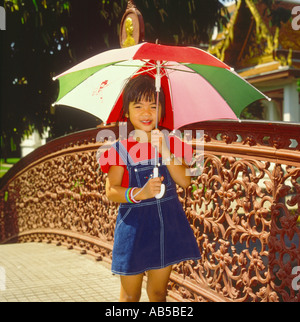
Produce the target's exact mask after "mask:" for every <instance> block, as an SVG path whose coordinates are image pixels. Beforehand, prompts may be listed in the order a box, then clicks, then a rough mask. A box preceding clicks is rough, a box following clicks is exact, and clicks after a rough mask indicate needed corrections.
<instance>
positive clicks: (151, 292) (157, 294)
mask: <svg viewBox="0 0 300 322" xmlns="http://www.w3.org/2000/svg"><path fill="white" fill-rule="evenodd" d="M147 294H148V297H149V301H150V302H166V298H167V290H166V289H159V288H158V289H155V288H152V287H148V288H147Z"/></svg>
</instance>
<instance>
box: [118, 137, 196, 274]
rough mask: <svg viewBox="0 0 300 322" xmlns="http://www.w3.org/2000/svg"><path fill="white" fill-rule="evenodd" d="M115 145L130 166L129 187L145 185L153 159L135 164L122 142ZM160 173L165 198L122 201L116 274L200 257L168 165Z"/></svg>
mask: <svg viewBox="0 0 300 322" xmlns="http://www.w3.org/2000/svg"><path fill="white" fill-rule="evenodd" d="M114 148H115V149H116V151H117V152H118V153H119V155H120V157H121V158H122V159H123V161H124V162H125V164H126V165H127V169H128V172H129V187H139V188H142V187H143V186H144V185H145V184H146V182H147V181H148V180H149V178H150V177H151V174H152V173H153V168H154V165H153V164H151V160H146V161H143V162H139V163H134V161H133V160H132V158H131V157H130V155H129V154H128V153H127V150H126V148H125V147H124V146H123V144H122V143H121V142H117V143H115V145H114ZM152 163H153V162H152ZM159 175H160V176H163V177H164V181H163V183H164V184H165V185H166V193H165V195H164V196H163V198H162V199H156V198H152V199H147V200H143V201H142V202H140V203H138V204H130V203H121V204H120V207H119V212H118V217H117V220H116V227H115V236H114V246H113V253H112V272H113V273H115V274H118V275H136V274H140V273H143V272H145V271H148V270H152V269H160V268H164V267H167V266H169V265H172V264H176V263H179V262H182V261H186V260H198V259H199V258H200V252H199V247H198V245H197V242H196V239H195V236H194V234H193V231H192V229H191V227H190V224H189V222H188V220H187V217H186V214H185V212H184V211H183V208H182V205H181V203H180V202H179V199H178V195H177V192H176V184H175V182H174V181H173V179H172V177H171V175H170V173H169V171H168V169H167V167H166V166H165V165H161V166H160V167H159Z"/></svg>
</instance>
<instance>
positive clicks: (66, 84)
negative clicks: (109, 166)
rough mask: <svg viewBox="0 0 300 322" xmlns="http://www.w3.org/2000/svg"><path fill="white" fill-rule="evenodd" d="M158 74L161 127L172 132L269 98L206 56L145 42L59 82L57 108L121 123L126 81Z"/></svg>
mask: <svg viewBox="0 0 300 322" xmlns="http://www.w3.org/2000/svg"><path fill="white" fill-rule="evenodd" d="M157 66H159V69H158V68H157ZM158 70H159V73H160V78H161V87H162V88H163V90H164V93H165V96H166V116H165V118H164V119H163V120H162V122H161V124H160V125H161V126H164V127H166V128H168V129H178V128H180V127H182V126H185V125H187V124H191V123H195V122H201V121H207V120H213V119H238V117H239V116H240V114H241V112H242V111H243V109H244V108H245V107H246V106H248V105H249V104H251V103H252V102H254V101H257V100H260V99H268V97H266V96H265V95H264V94H262V93H261V92H260V91H258V90H257V89H256V88H254V87H253V86H252V85H251V84H249V83H248V82H246V81H245V80H244V79H242V78H241V77H240V76H239V75H238V74H237V73H235V72H234V71H233V70H232V69H231V68H230V67H229V66H228V65H226V64H224V63H223V62H222V61H220V60H218V59H217V58H215V57H214V56H212V55H210V54H209V53H207V52H206V51H203V50H201V49H197V48H193V47H178V46H164V45H156V44H151V43H142V44H139V45H136V46H132V47H128V48H122V49H115V50H109V51H106V52H103V53H101V54H99V55H96V56H94V57H91V58H90V59H87V60H86V61H84V62H82V63H80V64H78V65H76V66H74V67H73V68H71V69H69V70H67V71H66V72H64V73H62V74H61V75H59V76H57V77H55V78H54V79H58V80H59V82H60V92H59V96H58V99H57V101H56V103H55V105H67V106H72V107H75V108H78V109H81V110H83V111H86V112H88V113H91V114H93V115H95V116H97V117H99V118H100V119H101V120H102V121H104V122H107V123H110V122H116V121H120V120H121V119H120V115H121V113H120V112H121V109H122V91H123V88H124V86H125V85H126V82H127V81H128V79H130V78H131V77H135V76H136V75H139V74H142V73H148V74H149V75H152V76H153V77H155V75H156V74H157V71H158Z"/></svg>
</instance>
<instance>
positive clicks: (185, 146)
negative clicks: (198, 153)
mask: <svg viewBox="0 0 300 322" xmlns="http://www.w3.org/2000/svg"><path fill="white" fill-rule="evenodd" d="M169 142H170V151H171V153H173V154H174V155H175V157H178V158H183V159H184V161H185V163H186V164H191V162H192V159H193V146H192V144H189V143H186V142H184V141H182V140H181V139H179V138H178V137H176V136H169Z"/></svg>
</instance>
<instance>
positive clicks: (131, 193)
mask: <svg viewBox="0 0 300 322" xmlns="http://www.w3.org/2000/svg"><path fill="white" fill-rule="evenodd" d="M135 189H137V188H136V187H135V188H132V190H131V191H130V199H131V200H132V201H133V202H134V203H140V202H141V201H142V200H139V201H137V200H135V199H134V196H133V191H134V190H135Z"/></svg>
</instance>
